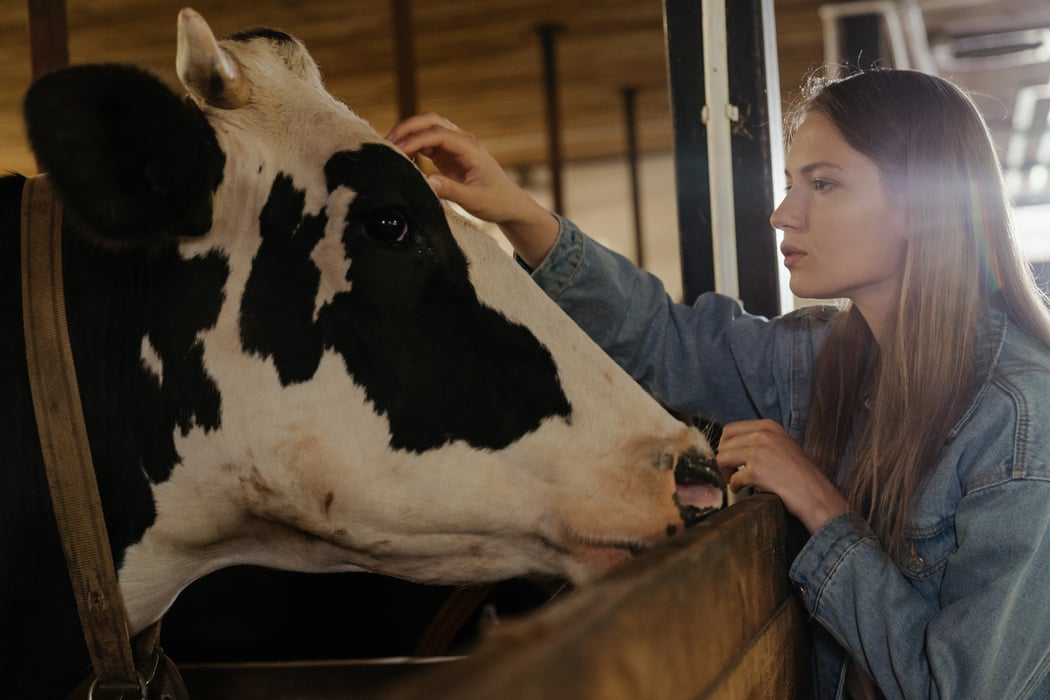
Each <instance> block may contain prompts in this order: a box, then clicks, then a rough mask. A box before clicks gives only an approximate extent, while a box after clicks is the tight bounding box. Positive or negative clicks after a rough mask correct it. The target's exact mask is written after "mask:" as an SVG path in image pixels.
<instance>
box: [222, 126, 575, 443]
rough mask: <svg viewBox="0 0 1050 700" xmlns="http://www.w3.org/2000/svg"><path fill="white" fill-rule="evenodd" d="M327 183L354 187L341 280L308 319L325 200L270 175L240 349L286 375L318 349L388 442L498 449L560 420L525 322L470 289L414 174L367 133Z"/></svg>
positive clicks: (558, 398)
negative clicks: (310, 200)
mask: <svg viewBox="0 0 1050 700" xmlns="http://www.w3.org/2000/svg"><path fill="white" fill-rule="evenodd" d="M325 174H326V176H327V181H328V190H329V192H332V191H334V190H335V189H336V188H338V187H345V188H347V189H349V190H351V191H353V192H355V193H356V196H355V198H354V200H353V202H352V204H351V205H350V209H349V212H348V214H347V218H346V221H345V225H344V229H343V236H342V242H343V247H344V249H345V251H346V255H347V257H348V258H349V259H350V261H351V263H350V270H349V272H348V273H347V279H348V281H349V282H350V285H351V289H350V291H348V292H340V293H338V294H336V295H335V297H334V298H333V299H332V300H331V302H330V303H327V304H325V305H324V306H322V307H321V309H320V310H319V312H318V315H317V316H318V317H317V320H316V321H314V320H313V309H314V299H315V297H316V294H317V290H318V285H319V280H320V273H319V271H318V269H317V266H316V265H315V264H314V263H313V262H312V261H311V260H310V259H309V255H310V253H311V251H312V250H313V247H314V246H315V245H316V244H317V242H318V241H319V240H320V239H321V237H322V235H323V231H324V228H325V224H326V223H327V213H326V212H325V211H322V212H320V213H319V214H318V215H317V216H316V217H315V216H310V215H305V214H304V212H303V208H304V202H305V194H304V193H303V192H302V191H301V190H297V189H296V188H295V187H294V185H293V183H292V181H291V179H290V178H289V177H287V176H285V175H283V174H282V175H278V177H277V178H276V179H275V180H274V183H273V187H272V189H271V192H270V197H269V200H268V201H267V203H266V206H265V208H264V210H263V213H262V215H261V218H260V228H261V232H262V237H263V240H262V244H261V246H260V248H259V252H258V254H257V256H256V258H255V261H254V264H253V267H252V271H251V275H250V277H249V280H248V284H247V287H246V289H245V295H244V300H243V303H242V307H241V323H242V326H241V332H242V342H243V346H244V349H245V350H246V351H248V352H251V353H255V354H257V355H260V356H263V357H269V358H272V359H273V361H274V364H275V365H276V366H277V371H278V373H279V375H280V378H281V381H282V383H284V384H285V385H287V384H291V383H294V382H302V381H306V380H308V379H309V378H311V377H312V376H313V374H314V372H315V371H316V369H317V365H318V363H319V361H320V357H321V354H322V352H323V351H325V350H334V351H336V352H338V353H339V354H340V355H341V356H342V357H343V360H344V362H345V364H346V367H347V370H348V371H349V373H350V374H351V375H352V376H353V378H354V380H355V381H356V382H357V383H358V384H360V385H362V386H363V387H364V389H365V392H366V394H367V395H368V398H369V399H370V400H371V401H372V402H373V403H374V404H375V406H376V408H377V409H378V410H379V411H380V412H382V413H383V414H384V415H386V416H387V419H388V420H389V422H390V429H391V441H390V444H391V446H392V447H394V448H397V449H404V450H410V451H415V452H423V451H425V450H428V449H433V448H436V447H440V446H442V445H444V444H446V443H449V442H451V441H453V440H464V441H466V442H467V443H469V444H470V445H472V446H474V447H479V448H489V449H501V448H503V447H506V446H507V445H509V444H510V443H512V442H513V441H515V440H516V439H518V438H520V437H521V436H522V435H524V434H526V433H528V432H531V431H532V430H535V429H536V428H537V427H538V426H539V425H540V423H541V422H542V421H543V420H544V419H545V418H548V417H552V416H561V417H563V418H566V419H568V418H569V416H570V414H571V407H570V406H569V402H568V400H567V399H566V398H565V395H564V393H563V392H562V390H561V385H560V383H559V380H558V374H557V368H556V366H555V364H554V360H553V358H552V357H551V355H550V352H548V351H547V349H546V348H545V347H543V345H541V344H540V342H539V341H538V340H537V339H536V337H535V336H533V335H532V333H531V332H530V331H529V330H528V329H527V328H525V327H524V326H521V325H519V324H516V323H512V322H510V321H509V320H507V319H506V318H505V317H503V316H502V315H501V314H499V313H498V312H497V311H495V310H493V309H491V308H489V307H486V306H484V305H483V304H482V303H481V302H480V301H479V300H478V298H477V295H476V293H475V291H474V288H473V287H472V286H471V284H470V281H469V278H468V274H467V260H466V258H465V257H464V256H463V253H462V251H461V250H460V249H459V247H458V246H457V245H456V243H455V240H454V239H453V237H452V233H451V231H450V230H449V228H448V223H447V221H446V219H445V216H444V212H443V210H442V208H441V205H440V203H439V202H438V200H437V198H436V197H435V196H434V194H433V193H432V192H431V190H430V188H429V187H427V186H426V183H425V181H424V180H423V178H422V176H421V175H420V173H419V172H418V171H417V170H416V169H415V168H414V167H413V166H412V165H411V163H410V162H409V161H408V160H406V159H405V158H404V157H402V156H400V155H399V154H397V153H396V152H395V151H393V150H391V149H390V148H388V147H385V146H381V145H376V144H366V145H365V146H363V147H362V148H361V150H359V151H344V152H341V153H337V154H335V155H334V156H333V157H332V158H331V159H330V160H329V161H328V164H327V165H326V166H325Z"/></svg>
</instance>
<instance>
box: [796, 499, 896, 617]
mask: <svg viewBox="0 0 1050 700" xmlns="http://www.w3.org/2000/svg"><path fill="white" fill-rule="evenodd" d="M877 539H878V538H877V536H876V535H875V532H874V531H873V530H872V529H871V526H870V525H868V522H867V521H866V520H864V518H862V517H860V515H858V514H857V513H854V512H852V511H851V512H846V513H842V514H840V515H836V516H835V517H833V518H829V519H828V521H827V522H825V523H824V524H823V525H821V526H820V527H819V528H818V529H817V531H816V532H814V533H813V535H812V537H810V538H809V541H807V542H806V544H805V545H804V546H803V547H802V551H800V552H799V554H798V556H797V557H795V561H794V562H793V563H792V564H791V570H790V571H789V572H788V576H789V577H790V578H791V580H792V581H793V582H794V583H795V586H796V588H797V589H798V592H799V595H801V597H802V603H803V604H804V605H805V606H806V609H807V610H808V611H809V613H810V615H812V616H814V617H816V616H817V614H818V612H819V609H820V603H821V599H822V597H823V595H824V592H825V590H826V589H827V586H828V584H830V583H831V581H832V578H833V577H834V576H835V573H836V571H838V569H839V567H840V566H841V565H842V563H843V562H844V561H845V560H846V558H847V557H849V555H850V553H851V552H853V550H854V549H856V548H857V547H858V546H861V545H863V544H864V543H865V542H870V541H877Z"/></svg>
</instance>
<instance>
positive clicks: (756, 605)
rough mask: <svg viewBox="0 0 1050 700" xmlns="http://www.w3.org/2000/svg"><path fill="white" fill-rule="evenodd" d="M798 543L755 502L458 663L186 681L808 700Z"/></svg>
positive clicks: (395, 698) (195, 670) (246, 690)
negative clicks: (796, 582) (793, 574)
mask: <svg viewBox="0 0 1050 700" xmlns="http://www.w3.org/2000/svg"><path fill="white" fill-rule="evenodd" d="M802 541H803V533H802V532H801V529H800V528H799V527H798V525H797V523H796V522H794V521H793V520H791V519H789V518H788V517H787V516H786V514H785V511H784V508H783V506H782V504H781V502H780V500H779V499H778V498H776V497H775V496H772V495H768V494H760V495H755V496H751V497H748V498H745V499H743V500H742V501H740V502H738V503H736V504H735V505H733V506H731V507H730V508H728V509H726V510H724V511H722V512H720V513H717V514H715V515H714V516H712V517H711V518H709V519H708V520H706V521H705V522H704V523H702V524H700V525H698V526H697V527H695V528H693V529H691V530H690V531H688V532H687V533H686V534H685V535H683V536H680V537H677V538H674V539H673V540H670V541H668V542H667V543H666V545H662V546H661V547H659V548H658V549H657V550H654V551H652V552H650V553H648V554H647V555H646V556H644V557H641V558H639V559H637V560H635V561H633V562H631V563H630V564H628V565H627V566H625V567H623V568H622V569H620V570H617V571H616V572H614V573H613V574H611V575H610V576H607V577H605V578H603V579H601V580H599V581H597V582H595V583H594V584H592V585H589V586H586V587H583V588H581V589H580V590H578V591H575V592H573V593H571V594H569V595H566V596H563V597H560V598H558V599H555V600H554V601H553V602H552V603H551V604H549V605H547V606H544V607H543V608H542V609H540V610H538V611H536V612H534V613H531V614H529V615H527V616H525V617H523V618H521V619H518V620H511V621H507V622H502V623H501V624H499V625H495V626H493V627H492V629H491V630H490V631H489V632H488V633H487V634H485V635H484V636H483V639H482V641H481V643H480V644H479V646H478V648H477V649H476V651H475V652H473V653H472V654H470V655H469V656H467V657H464V658H462V659H460V660H457V661H452V662H446V663H442V664H433V665H431V666H429V667H420V666H412V667H408V666H405V667H403V668H400V669H399V668H390V667H385V668H383V667H380V668H373V669H369V670H365V669H363V668H362V667H361V666H360V665H358V664H338V663H336V664H331V663H328V664H291V665H285V666H280V667H277V666H264V667H255V668H253V669H249V668H246V667H244V666H240V667H191V668H187V669H184V675H185V676H186V681H187V686H188V687H189V688H190V690H191V693H192V694H193V696H194V699H195V700H198V699H204V698H212V697H252V698H258V699H260V700H263V699H265V698H274V699H276V698H292V697H294V698H298V699H301V700H310V699H313V698H317V699H318V700H320V699H321V698H336V697H339V698H381V699H382V700H424V699H426V700H435V699H441V698H455V699H456V700H492V699H493V698H499V699H500V700H532V699H535V700H559V699H561V698H573V699H591V698H595V699H600V700H619V699H620V698H624V699H628V698H629V699H630V700H639V699H646V700H650V699H651V700H664V699H666V700H683V699H686V698H711V699H717V700H742V699H746V698H769V699H776V698H795V697H803V696H804V694H805V691H806V689H807V688H808V682H809V675H810V671H809V642H808V633H807V628H806V617H805V612H804V611H803V609H802V607H801V604H800V603H799V601H798V599H797V598H796V597H795V595H794V592H793V590H792V588H791V585H790V582H789V580H788V578H787V568H788V566H789V565H790V562H791V560H792V559H793V558H794V555H795V554H796V553H797V551H798V548H799V546H800V545H801V543H802ZM402 671H403V672H404V673H401V672H402ZM365 678H367V679H368V682H367V683H366V682H364V680H363V679H365ZM377 679H378V680H379V681H382V682H380V683H376V680H377Z"/></svg>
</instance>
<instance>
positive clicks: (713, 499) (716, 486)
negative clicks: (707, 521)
mask: <svg viewBox="0 0 1050 700" xmlns="http://www.w3.org/2000/svg"><path fill="white" fill-rule="evenodd" d="M674 480H675V484H676V490H675V496H674V498H675V505H677V506H678V512H679V513H681V515H682V521H683V522H684V523H685V525H686V527H690V526H692V525H695V524H697V523H698V522H700V521H701V520H703V519H704V518H705V517H707V516H708V515H710V514H711V513H713V512H715V511H716V510H719V509H721V508H722V507H724V506H725V504H726V484H725V480H724V479H723V478H722V473H721V472H720V471H719V470H718V464H717V463H716V462H715V460H714V458H713V457H705V456H702V455H699V454H697V453H695V452H685V453H683V454H682V455H681V456H679V458H678V462H677V463H676V464H675V468H674Z"/></svg>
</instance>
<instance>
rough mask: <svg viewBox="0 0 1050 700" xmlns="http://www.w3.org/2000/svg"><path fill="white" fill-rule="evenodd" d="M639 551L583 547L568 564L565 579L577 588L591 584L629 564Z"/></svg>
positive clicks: (609, 547)
mask: <svg viewBox="0 0 1050 700" xmlns="http://www.w3.org/2000/svg"><path fill="white" fill-rule="evenodd" d="M637 551H638V550H635V552H632V550H629V549H624V548H622V547H611V546H597V545H592V546H581V547H580V548H578V549H576V550H575V551H574V552H573V555H572V558H571V559H570V560H569V561H568V562H566V566H565V569H566V571H565V577H566V578H567V579H569V581H571V582H572V583H573V585H575V586H581V585H584V584H587V583H590V582H592V581H594V580H595V579H599V578H601V577H602V576H605V575H606V574H608V573H610V572H611V571H613V570H614V569H617V568H619V567H621V566H623V565H624V564H626V563H627V562H629V561H630V560H631V559H633V558H634V557H635V556H636V552H637Z"/></svg>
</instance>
